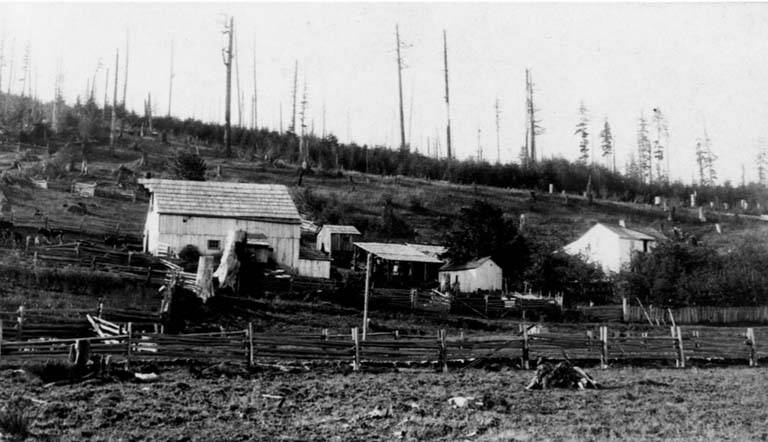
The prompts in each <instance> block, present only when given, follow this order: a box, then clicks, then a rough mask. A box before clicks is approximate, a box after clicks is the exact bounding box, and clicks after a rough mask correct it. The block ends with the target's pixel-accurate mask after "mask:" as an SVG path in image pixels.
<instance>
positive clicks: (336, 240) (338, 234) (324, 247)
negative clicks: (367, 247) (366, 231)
mask: <svg viewBox="0 0 768 442" xmlns="http://www.w3.org/2000/svg"><path fill="white" fill-rule="evenodd" d="M359 237H360V231H359V230H357V228H356V227H355V226H343V225H333V224H326V225H324V226H323V227H322V228H321V229H320V231H319V232H317V240H316V243H317V250H320V251H321V252H326V253H328V255H329V256H330V257H331V259H333V260H334V262H335V263H336V264H337V265H341V264H349V261H350V259H351V258H352V253H353V251H354V246H353V245H352V244H353V243H354V242H355V240H356V239H358V238H359Z"/></svg>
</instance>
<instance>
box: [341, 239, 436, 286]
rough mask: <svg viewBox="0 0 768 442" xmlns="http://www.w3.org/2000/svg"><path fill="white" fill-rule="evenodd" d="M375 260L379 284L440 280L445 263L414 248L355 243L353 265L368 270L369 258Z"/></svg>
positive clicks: (374, 273) (399, 245) (387, 244)
mask: <svg viewBox="0 0 768 442" xmlns="http://www.w3.org/2000/svg"><path fill="white" fill-rule="evenodd" d="M368 254H370V255H372V257H373V260H372V261H373V278H374V281H375V282H379V283H395V282H400V283H423V282H427V283H428V282H430V281H435V282H436V280H437V273H438V270H439V269H440V267H441V266H442V265H443V264H444V261H443V260H442V259H440V258H437V257H434V256H430V255H429V254H426V253H424V252H422V251H420V250H419V248H417V247H414V246H413V244H411V245H406V244H393V243H380V242H356V243H355V255H354V258H353V262H354V264H355V266H357V265H358V264H362V267H363V268H364V267H365V262H366V257H367V255H368Z"/></svg>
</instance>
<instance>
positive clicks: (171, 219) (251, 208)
mask: <svg viewBox="0 0 768 442" xmlns="http://www.w3.org/2000/svg"><path fill="white" fill-rule="evenodd" d="M139 184H141V185H142V186H144V187H145V188H146V189H147V190H148V191H149V193H150V198H149V209H148V212H147V221H146V223H145V227H144V251H146V252H149V253H152V254H155V255H157V254H159V253H166V252H170V253H178V251H179V250H181V249H182V248H183V247H184V246H186V245H189V244H191V245H194V246H196V247H197V248H198V249H200V252H201V253H202V254H203V255H215V254H219V253H221V252H222V251H223V248H224V241H225V239H226V236H227V233H228V232H230V231H232V230H243V231H245V232H246V233H247V234H248V236H249V237H256V238H260V240H261V241H265V242H266V243H268V244H269V246H270V247H271V248H272V252H271V253H272V258H273V259H274V260H275V261H276V262H277V263H278V264H282V265H284V266H287V267H290V268H291V269H297V268H298V266H299V239H300V226H301V218H300V216H299V212H298V210H297V209H296V205H295V204H294V203H293V199H292V198H291V195H290V194H289V193H288V188H287V187H285V186H282V185H269V184H253V183H230V182H213V181H180V180H163V179H140V180H139Z"/></svg>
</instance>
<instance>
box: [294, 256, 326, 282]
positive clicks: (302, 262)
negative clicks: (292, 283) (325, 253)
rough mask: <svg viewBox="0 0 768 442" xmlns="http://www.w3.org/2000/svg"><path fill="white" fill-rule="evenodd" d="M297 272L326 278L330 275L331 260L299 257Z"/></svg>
mask: <svg viewBox="0 0 768 442" xmlns="http://www.w3.org/2000/svg"><path fill="white" fill-rule="evenodd" d="M298 272H299V275H300V276H310V277H312V278H326V279H328V278H330V277H331V261H328V260H325V259H322V260H321V259H317V260H315V259H303V258H299V268H298Z"/></svg>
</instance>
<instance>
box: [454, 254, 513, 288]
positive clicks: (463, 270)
mask: <svg viewBox="0 0 768 442" xmlns="http://www.w3.org/2000/svg"><path fill="white" fill-rule="evenodd" d="M502 278H503V274H502V271H501V267H499V266H498V265H497V264H496V263H495V262H493V260H492V259H491V257H490V256H486V257H484V258H479V259H474V260H472V261H469V262H465V263H462V264H446V265H444V266H443V267H441V268H440V290H442V291H449V290H450V291H457V292H462V293H474V292H476V291H478V290H488V291H492V290H501V284H502Z"/></svg>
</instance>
